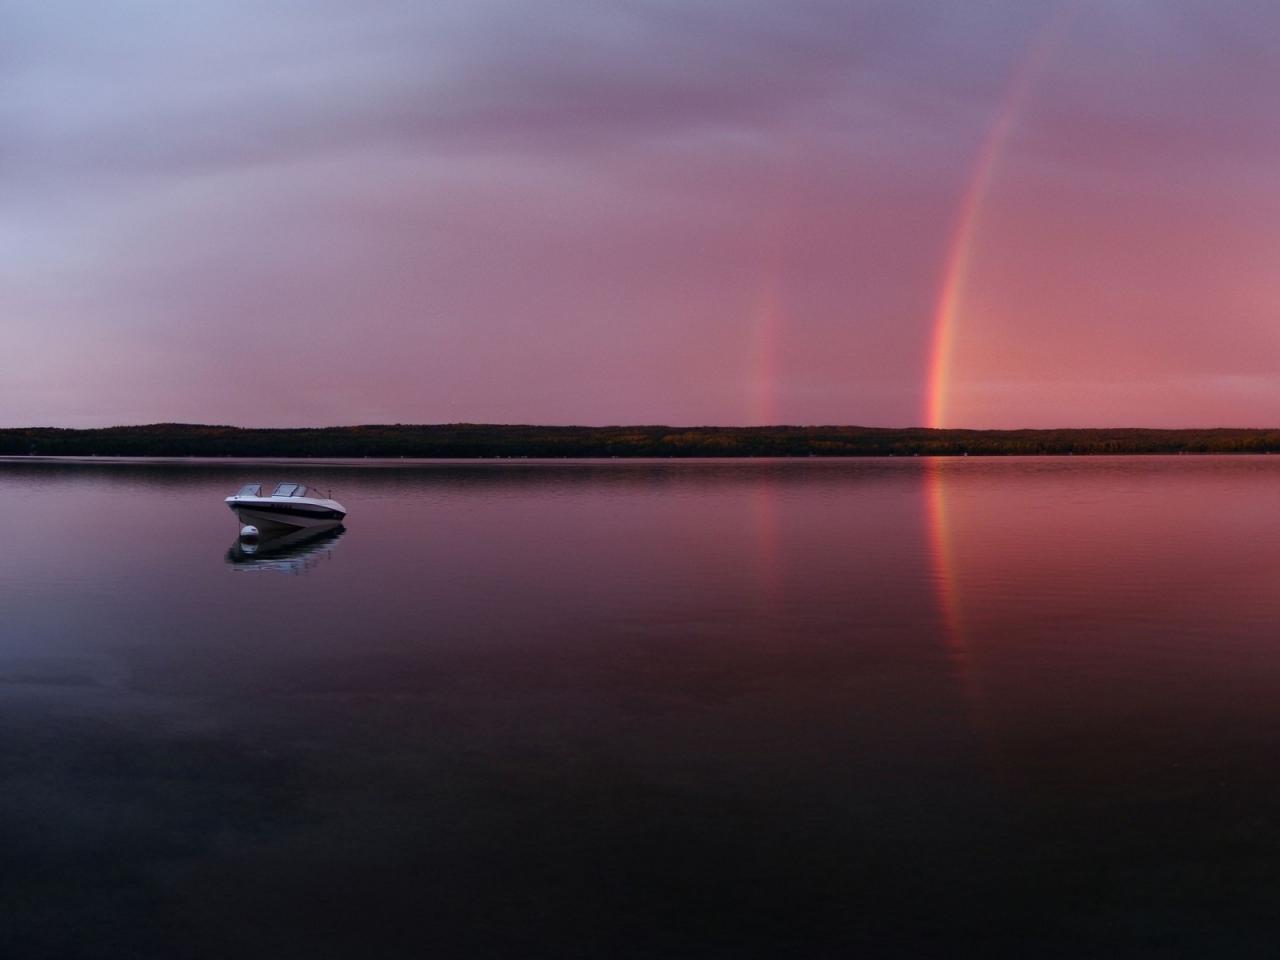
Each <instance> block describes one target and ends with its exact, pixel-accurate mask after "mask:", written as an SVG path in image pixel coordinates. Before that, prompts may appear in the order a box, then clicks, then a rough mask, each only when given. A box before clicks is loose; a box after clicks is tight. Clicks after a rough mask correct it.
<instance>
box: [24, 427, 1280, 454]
mask: <svg viewBox="0 0 1280 960" xmlns="http://www.w3.org/2000/svg"><path fill="white" fill-rule="evenodd" d="M1171 453H1280V429H1276V430H1267V429H1237V428H1219V429H1211V430H1153V429H1145V428H1132V429H1130V428H1108V429H1080V430H1072V429H1062V430H931V429H926V428H923V427H910V428H892V427H858V426H820V427H785V426H782V427H667V426H620V427H572V426H570V427H547V426H519V425H516V426H510V425H498V424H468V423H451V424H427V425H421V426H414V425H407V424H392V425H370V426H357V427H314V428H280V429H259V428H242V427H228V426H205V425H201V424H184V423H161V424H149V425H145V426H133V427H107V428H102V429H93V430H73V429H62V428H54V427H33V428H8V429H0V456H8V457H13V456H19V457H28V456H34V457H93V456H98V457H254V458H264V457H265V458H315V457H337V458H351V457H356V458H360V457H376V458H397V457H411V458H424V459H437V458H439V459H446V458H447V459H456V458H463V459H467V458H491V457H539V458H544V457H548V458H554V457H576V458H608V457H807V456H820V457H884V456H1027V455H1033V456H1034V455H1039V456H1043V455H1069V454H1075V455H1089V454H1094V455H1098V454H1171Z"/></svg>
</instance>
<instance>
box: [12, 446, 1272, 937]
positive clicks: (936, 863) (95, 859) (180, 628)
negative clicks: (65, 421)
mask: <svg viewBox="0 0 1280 960" xmlns="http://www.w3.org/2000/svg"><path fill="white" fill-rule="evenodd" d="M290 478H292V479H299V478H300V479H304V480H311V481H313V482H315V483H317V484H318V485H320V486H321V487H331V488H332V490H333V493H334V496H335V497H337V499H339V500H341V501H343V502H344V503H345V504H346V505H347V507H348V508H349V509H350V511H351V515H350V518H349V522H348V524H347V527H346V529H345V531H342V532H341V533H338V534H337V535H335V536H330V537H327V538H322V539H321V540H319V541H316V542H311V543H307V544H302V545H292V546H289V545H286V546H285V547H284V548H280V549H275V550H273V549H271V545H270V544H267V545H264V546H263V547H262V548H260V552H259V554H256V555H253V556H246V555H244V554H243V552H242V551H239V550H238V549H236V547H235V542H234V541H235V537H236V531H237V524H236V521H235V520H234V518H233V517H232V516H231V515H230V513H229V512H228V511H227V510H226V508H225V507H224V506H223V505H222V503H221V498H222V497H223V496H225V495H227V494H228V493H230V492H232V491H234V490H235V489H236V488H237V487H238V486H240V485H241V484H242V483H245V482H248V481H253V480H264V481H273V480H276V479H290ZM0 532H2V536H3V544H4V549H3V552H0V778H2V782H0V788H2V789H0V812H2V815H0V907H2V909H3V923H2V924H0V955H3V956H5V957H7V958H13V957H24V958H25V957H51V958H53V957H57V958H70V957H148V958H149V957H164V958H181V957H248V956H251V957H294V956H297V957H357V956H359V957H527V956H555V957H593V958H595V957H652V958H672V957H705V956H714V957H720V956H724V957H841V958H844V957H854V956H902V957H913V956H938V957H943V956H955V955H958V954H974V955H978V954H982V955H987V956H991V955H1008V956H1036V957H1042V956H1064V957H1080V956H1090V957H1097V956H1146V955H1149V956H1153V957H1156V956H1159V957H1168V956H1208V955H1211V954H1212V955H1215V956H1235V957H1239V956H1254V955H1257V956H1263V955H1271V954H1272V953H1274V941H1275V926H1276V918H1277V916H1280V630H1277V626H1278V625H1280V591H1278V590H1277V581H1278V580H1280V457H1258V458H1245V457H1241V458H1190V457H1180V458H1167V459H1166V458H1141V459H1138V458H1134V459H1084V458H1075V459H1043V460H1042V459H1010V460H976V459H969V460H947V461H929V460H873V461H835V462H831V461H814V460H805V461H783V462H770V461H746V462H715V461H705V462H674V463H673V462H661V463H653V462H627V461H608V462H603V463H600V462H597V463H564V462H557V463H539V462H532V461H530V462H519V461H517V462H506V463H482V464H476V463H472V464H456V463H455V464H437V465H431V466H404V465H394V466H377V465H360V466H355V465H351V464H338V465H319V464H307V465H305V466H304V467H302V468H298V467H292V466H280V465H275V466H271V465H252V464H243V463H242V464H235V465H227V464H202V463H187V464H179V465H158V464H151V465H146V464H118V465H117V464H106V463H89V464H65V463H64V464H15V463H4V464H0Z"/></svg>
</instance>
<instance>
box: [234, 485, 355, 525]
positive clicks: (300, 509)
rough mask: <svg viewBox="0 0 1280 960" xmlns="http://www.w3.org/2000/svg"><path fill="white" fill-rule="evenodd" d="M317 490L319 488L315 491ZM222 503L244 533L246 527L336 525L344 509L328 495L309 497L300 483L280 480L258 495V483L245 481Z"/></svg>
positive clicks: (260, 490)
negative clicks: (266, 491) (241, 525)
mask: <svg viewBox="0 0 1280 960" xmlns="http://www.w3.org/2000/svg"><path fill="white" fill-rule="evenodd" d="M316 492H317V493H318V492H319V491H316ZM226 504H227V506H228V507H230V508H231V511H232V513H234V514H235V515H236V516H237V517H239V518H240V522H241V523H242V524H244V525H245V527H246V530H245V531H242V532H243V533H245V535H246V536H254V535H256V533H257V530H256V529H255V530H254V531H253V533H249V532H248V528H249V527H254V528H262V529H264V530H280V529H293V530H301V529H305V528H322V527H332V526H336V525H337V524H340V523H341V522H342V521H343V519H344V518H345V517H346V515H347V508H346V507H344V506H343V505H342V504H340V503H338V501H337V500H331V499H329V498H328V497H318V496H313V495H312V491H310V490H309V489H308V488H307V487H305V486H304V485H303V484H301V483H281V484H279V485H278V486H277V487H276V488H275V489H274V490H272V491H271V495H270V496H266V497H264V496H263V495H262V484H260V483H247V484H245V485H244V486H243V487H241V488H240V489H239V491H238V492H236V493H235V494H233V495H232V496H230V497H227V499H226Z"/></svg>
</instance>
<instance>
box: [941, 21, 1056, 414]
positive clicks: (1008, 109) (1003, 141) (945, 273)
mask: <svg viewBox="0 0 1280 960" xmlns="http://www.w3.org/2000/svg"><path fill="white" fill-rule="evenodd" d="M1076 5H1077V3H1076V0H1064V2H1062V3H1060V4H1058V5H1057V6H1056V8H1055V9H1054V11H1053V13H1052V14H1051V15H1050V16H1049V19H1048V20H1047V21H1046V23H1045V24H1044V26H1042V27H1041V28H1040V30H1039V31H1038V32H1037V34H1036V36H1035V38H1034V40H1033V41H1032V43H1031V46H1030V48H1029V49H1028V51H1027V53H1026V55H1025V56H1024V57H1023V58H1022V60H1021V62H1020V63H1019V64H1018V67H1017V69H1016V70H1015V71H1014V74H1013V78H1012V80H1011V81H1010V83H1009V86H1008V88H1007V89H1006V91H1005V94H1004V96H1003V97H1002V98H1001V100H1000V104H999V106H998V108H997V110H996V113H995V117H994V119H993V120H992V121H991V126H990V128H989V130H988V131H987V135H986V137H985V139H984V140H983V141H982V146H981V147H980V149H979V150H978V153H977V156H976V158H975V159H974V163H973V167H972V172H971V173H970V175H969V181H968V186H967V188H966V189H965V191H964V194H963V196H962V197H961V200H960V205H959V209H958V211H957V213H956V218H955V223H954V225H953V227H952V231H951V240H950V243H949V244H948V245H947V254H946V257H945V259H944V261H943V270H942V280H941V283H940V284H939V287H938V297H937V301H936V304H935V306H934V311H933V334H932V336H931V337H930V350H929V368H928V376H927V379H926V383H927V388H926V391H925V394H926V396H925V410H924V419H925V425H926V426H929V427H934V428H942V427H945V426H948V425H949V423H948V418H947V414H948V410H947V401H948V400H949V399H950V395H951V373H952V363H953V360H954V358H955V347H956V334H957V328H958V327H959V322H960V305H961V301H962V299H963V297H964V292H965V286H966V282H967V279H968V275H969V266H970V263H971V261H972V258H973V248H974V239H975V236H976V234H977V228H978V222H979V219H980V216H981V213H982V207H983V203H984V202H985V201H986V198H987V194H988V193H989V192H990V189H991V182H992V179H993V177H994V174H995V171H996V168H997V167H998V166H999V163H1000V158H1001V157H1002V156H1003V154H1004V152H1005V149H1006V148H1007V147H1008V145H1009V139H1010V136H1011V134H1012V133H1013V130H1014V128H1015V126H1016V125H1017V121H1018V118H1019V116H1020V115H1021V113H1022V109H1023V107H1024V106H1025V105H1026V102H1027V100H1028V98H1029V97H1030V94H1031V88H1032V86H1033V85H1034V81H1035V79H1036V77H1037V75H1038V74H1039V73H1040V72H1041V68H1042V67H1043V66H1044V63H1045V61H1046V60H1047V59H1048V58H1049V56H1050V54H1051V53H1052V52H1053V49H1054V48H1055V47H1056V46H1057V44H1058V42H1059V41H1060V39H1061V37H1062V36H1063V34H1064V33H1065V31H1066V28H1067V25H1068V21H1069V19H1070V17H1071V14H1072V13H1073V12H1074V8H1075V6H1076Z"/></svg>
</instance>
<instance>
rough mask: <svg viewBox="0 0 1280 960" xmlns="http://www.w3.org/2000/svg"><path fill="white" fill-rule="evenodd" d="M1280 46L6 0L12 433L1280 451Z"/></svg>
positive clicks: (1126, 26)
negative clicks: (849, 438) (214, 428)
mask: <svg viewBox="0 0 1280 960" xmlns="http://www.w3.org/2000/svg"><path fill="white" fill-rule="evenodd" d="M1277 36H1280V6H1277V5H1275V4H1271V3H1263V2H1243V0H1212V2H1211V0H954V2H947V0H928V2H918V0H845V2H835V0H788V2H786V3H780V2H777V0H720V2H704V0H652V2H632V3H610V2H607V0H582V2H577V0H565V2H559V0H460V2H459V0H433V2H431V3H422V2H416V0H415V2H398V0H362V2H360V3H351V2H334V0H306V2H290V0H276V2H270V3H264V2H261V0H243V2H242V0H217V2H213V0H185V2H183V3H170V2H161V0H153V2H124V0H29V2H28V0H0V90H3V96H0V425H4V426H36V425H41V426H105V425H111V424H126V423H149V422H163V421H180V422H200V423H234V424H241V425H247V426H248V425H253V426H305V425H322V424H359V423H393V422H402V423H437V422H500V423H566V424H624V423H632V424H637V423H638V424H653V423H670V424H680V425H696V424H726V425H732V424H768V423H791V424H866V425H880V426H913V425H931V426H964V427H1000V428H1005V427H1070V426H1114V425H1125V426H1131V425H1137V426H1157V427H1158V426H1169V427H1175V426H1214V425H1233V426H1276V425H1280V376H1278V375H1277V373H1278V370H1277V368H1278V367H1280V270H1278V269H1277V267H1278V266H1280V177H1277V176H1276V171H1277V169H1280V166H1278V164H1280V106H1277V100H1276V95H1275V92H1276V90H1277V89H1280V57H1276V56H1275V55H1274V45H1275V39H1276V37H1277Z"/></svg>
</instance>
